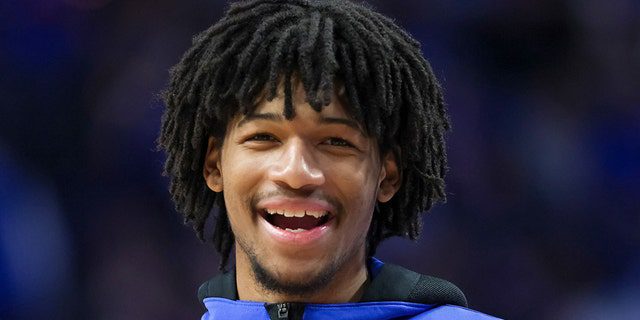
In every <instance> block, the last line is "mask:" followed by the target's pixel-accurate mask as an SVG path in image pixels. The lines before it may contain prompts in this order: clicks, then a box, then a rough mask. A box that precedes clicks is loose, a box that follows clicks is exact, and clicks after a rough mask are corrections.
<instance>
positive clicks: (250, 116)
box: [237, 112, 364, 134]
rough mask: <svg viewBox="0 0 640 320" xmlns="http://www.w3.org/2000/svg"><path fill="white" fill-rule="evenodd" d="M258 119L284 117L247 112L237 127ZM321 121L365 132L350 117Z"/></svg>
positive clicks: (278, 120) (327, 118)
mask: <svg viewBox="0 0 640 320" xmlns="http://www.w3.org/2000/svg"><path fill="white" fill-rule="evenodd" d="M256 120H267V121H273V122H280V121H284V120H285V119H284V117H283V116H282V115H281V114H279V113H273V112H268V113H251V114H247V115H246V116H244V118H242V119H241V120H240V121H239V122H238V125H237V127H238V128H239V127H242V126H243V125H245V124H247V123H249V122H251V121H256ZM320 123H321V124H342V125H346V126H348V127H350V128H353V129H355V130H358V131H360V132H362V133H363V134H364V131H363V130H362V128H361V126H360V124H358V122H357V121H355V120H353V119H349V118H340V117H324V116H321V117H320Z"/></svg>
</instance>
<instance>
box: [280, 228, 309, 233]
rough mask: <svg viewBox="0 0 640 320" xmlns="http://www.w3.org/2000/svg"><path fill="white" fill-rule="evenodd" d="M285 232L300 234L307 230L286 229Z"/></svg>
mask: <svg viewBox="0 0 640 320" xmlns="http://www.w3.org/2000/svg"><path fill="white" fill-rule="evenodd" d="M284 230H286V231H289V232H293V233H298V232H303V231H307V230H305V229H302V228H298V229H295V230H293V229H289V228H285V229H284Z"/></svg>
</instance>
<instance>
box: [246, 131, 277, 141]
mask: <svg viewBox="0 0 640 320" xmlns="http://www.w3.org/2000/svg"><path fill="white" fill-rule="evenodd" d="M247 141H277V140H276V138H274V137H273V136H272V135H270V134H266V133H259V134H256V135H253V136H251V137H249V138H248V139H247Z"/></svg>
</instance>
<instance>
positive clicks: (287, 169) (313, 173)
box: [269, 139, 325, 189]
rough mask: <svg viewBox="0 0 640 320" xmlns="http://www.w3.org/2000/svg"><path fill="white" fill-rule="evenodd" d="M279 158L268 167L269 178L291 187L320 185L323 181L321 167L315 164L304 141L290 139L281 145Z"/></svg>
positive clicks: (299, 187) (300, 187)
mask: <svg viewBox="0 0 640 320" xmlns="http://www.w3.org/2000/svg"><path fill="white" fill-rule="evenodd" d="M281 150H282V151H281V152H282V153H281V154H280V157H279V159H277V161H276V162H275V163H274V164H273V165H272V166H271V168H270V169H269V178H270V179H271V181H274V182H276V183H278V184H284V185H286V186H288V187H290V188H292V189H302V188H305V187H313V186H319V185H322V184H323V183H324V181H325V177H324V173H323V172H322V169H321V168H320V167H319V166H318V165H317V163H316V162H315V159H314V157H313V152H312V150H311V149H310V147H309V146H307V145H306V144H305V142H304V141H302V140H300V139H291V140H290V141H287V143H285V145H283V146H282V149H281Z"/></svg>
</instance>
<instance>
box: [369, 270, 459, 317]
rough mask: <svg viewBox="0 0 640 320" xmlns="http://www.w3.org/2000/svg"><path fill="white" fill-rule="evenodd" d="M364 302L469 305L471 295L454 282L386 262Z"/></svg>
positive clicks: (372, 283)
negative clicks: (467, 294)
mask: <svg viewBox="0 0 640 320" xmlns="http://www.w3.org/2000/svg"><path fill="white" fill-rule="evenodd" d="M362 301H406V302H415V303H422V304H435V305H447V304H448V305H455V306H461V307H466V306H467V298H466V297H465V295H464V293H462V290H460V288H458V287H457V286H456V285H454V284H453V283H451V282H449V281H447V280H444V279H440V278H437V277H432V276H428V275H423V274H419V273H417V272H414V271H411V270H408V269H405V268H403V267H401V266H397V265H393V264H390V263H385V264H384V265H383V266H382V267H381V269H380V271H379V273H378V275H377V276H376V277H375V278H373V280H372V281H371V283H370V285H369V286H368V287H367V288H366V289H365V292H364V295H363V299H362Z"/></svg>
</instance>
